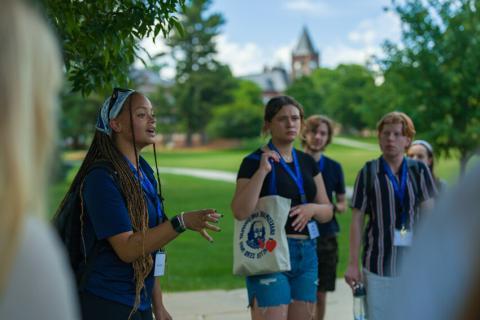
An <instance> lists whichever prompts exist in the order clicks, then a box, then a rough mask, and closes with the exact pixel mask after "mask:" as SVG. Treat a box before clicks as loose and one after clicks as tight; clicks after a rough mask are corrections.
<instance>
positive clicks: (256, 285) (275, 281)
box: [231, 96, 333, 320]
mask: <svg viewBox="0 0 480 320" xmlns="http://www.w3.org/2000/svg"><path fill="white" fill-rule="evenodd" d="M303 119H304V116H303V109H302V107H301V105H300V104H299V103H298V102H297V101H295V100H294V99H293V98H291V97H288V96H279V97H275V98H272V99H271V100H270V101H269V102H268V103H267V105H266V107H265V115H264V127H263V132H264V133H269V134H270V136H271V140H270V142H269V144H268V145H267V146H264V147H262V148H261V149H258V150H256V151H255V152H254V153H253V156H252V155H250V156H248V157H246V158H245V159H243V162H242V164H241V166H240V169H239V172H238V176H237V186H236V190H235V194H234V197H233V200H232V204H231V208H232V212H233V214H234V217H235V218H236V219H238V220H244V219H246V218H248V217H249V216H250V215H251V214H252V213H253V211H254V208H255V206H256V203H257V201H258V199H259V198H260V197H262V196H263V195H266V194H268V193H267V188H268V181H269V177H270V176H271V174H270V172H271V171H272V170H275V176H276V188H277V193H278V195H279V196H282V197H285V198H288V199H290V200H291V201H292V206H291V210H290V213H289V217H288V220H287V223H286V226H285V230H286V234H287V238H288V247H289V251H290V263H291V270H290V271H287V272H280V273H273V274H266V275H259V276H247V278H246V284H247V291H248V299H249V304H250V306H251V315H252V319H254V320H258V319H268V320H287V319H290V320H293V319H312V317H313V315H314V310H315V304H316V289H317V288H316V280H317V254H316V240H314V239H312V238H313V237H314V236H315V231H314V230H313V229H311V228H314V227H312V225H314V226H316V222H315V221H318V222H327V221H329V220H330V219H331V218H332V214H333V207H332V205H331V204H330V202H329V200H328V197H327V195H326V192H325V186H324V183H323V179H322V175H321V174H319V171H318V168H317V165H316V163H315V161H314V160H313V158H312V157H310V156H308V155H307V154H305V153H303V152H301V151H298V150H296V149H294V148H293V144H294V141H295V139H296V138H297V137H298V135H299V134H300V132H301V128H302V126H303ZM270 159H271V160H273V163H272V164H271V163H270V162H269V160H270ZM317 233H318V229H317Z"/></svg>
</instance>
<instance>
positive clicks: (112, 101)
mask: <svg viewBox="0 0 480 320" xmlns="http://www.w3.org/2000/svg"><path fill="white" fill-rule="evenodd" d="M130 91H132V90H131V89H123V88H113V92H112V96H111V97H110V103H109V104H108V113H107V116H108V120H110V111H112V108H113V106H114V105H115V102H117V99H118V94H119V93H120V92H130Z"/></svg>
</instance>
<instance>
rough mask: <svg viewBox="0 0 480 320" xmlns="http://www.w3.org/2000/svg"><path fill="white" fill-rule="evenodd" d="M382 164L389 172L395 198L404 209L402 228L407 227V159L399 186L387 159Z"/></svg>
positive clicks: (404, 162) (403, 164)
mask: <svg viewBox="0 0 480 320" xmlns="http://www.w3.org/2000/svg"><path fill="white" fill-rule="evenodd" d="M382 163H383V169H384V170H385V171H386V172H387V176H388V179H389V180H390V182H391V183H392V185H393V191H394V192H395V197H396V198H397V199H398V201H399V202H400V205H401V207H402V216H401V219H402V227H405V225H406V222H407V214H406V212H405V211H406V210H405V193H406V191H407V179H408V176H407V161H406V160H405V158H403V161H402V169H401V173H400V185H398V182H397V179H396V178H395V175H394V174H393V172H392V170H391V169H390V166H389V165H388V164H387V162H386V161H385V159H383V157H382Z"/></svg>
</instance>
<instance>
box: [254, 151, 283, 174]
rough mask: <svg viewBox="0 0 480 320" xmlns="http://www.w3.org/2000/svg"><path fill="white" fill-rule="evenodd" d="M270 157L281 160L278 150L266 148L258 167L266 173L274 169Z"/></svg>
mask: <svg viewBox="0 0 480 320" xmlns="http://www.w3.org/2000/svg"><path fill="white" fill-rule="evenodd" d="M270 159H272V160H273V161H275V162H280V155H279V154H278V153H277V152H276V151H273V150H270V149H267V148H264V149H263V153H262V157H261V158H260V166H259V167H258V169H259V170H263V171H264V172H265V173H269V172H270V171H272V165H271V164H270V161H269V160H270Z"/></svg>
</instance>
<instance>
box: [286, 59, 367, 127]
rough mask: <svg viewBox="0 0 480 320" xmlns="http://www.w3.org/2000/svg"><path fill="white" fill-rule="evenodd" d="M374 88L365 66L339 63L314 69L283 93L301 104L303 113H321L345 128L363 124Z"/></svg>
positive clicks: (363, 125)
mask: <svg viewBox="0 0 480 320" xmlns="http://www.w3.org/2000/svg"><path fill="white" fill-rule="evenodd" d="M375 90H376V86H375V83H374V78H373V75H372V73H371V72H370V71H369V70H368V69H367V68H366V67H363V66H360V65H355V64H351V65H343V64H342V65H339V66H338V67H337V68H335V69H327V68H320V69H317V70H315V71H314V72H313V73H312V74H311V75H310V76H308V77H303V78H300V79H298V80H296V81H295V82H294V83H293V84H292V85H291V86H290V87H289V88H288V90H287V94H289V95H291V96H293V97H295V98H296V99H298V100H299V102H300V103H302V104H303V106H304V108H305V112H306V114H307V116H308V115H311V114H325V115H327V116H329V117H331V118H332V119H334V120H335V121H337V122H339V123H341V124H342V126H343V128H344V129H345V130H347V131H348V130H361V129H364V128H365V127H366V126H367V124H368V123H367V122H366V121H365V118H368V117H366V116H365V114H367V113H368V112H369V109H370V107H371V106H370V103H372V98H371V96H372V94H373V93H374V91H375Z"/></svg>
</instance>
